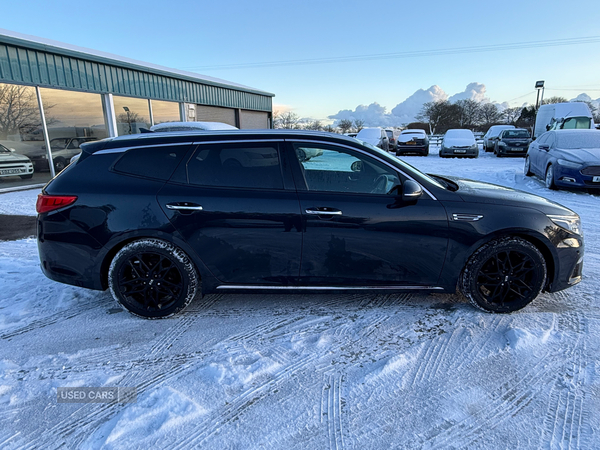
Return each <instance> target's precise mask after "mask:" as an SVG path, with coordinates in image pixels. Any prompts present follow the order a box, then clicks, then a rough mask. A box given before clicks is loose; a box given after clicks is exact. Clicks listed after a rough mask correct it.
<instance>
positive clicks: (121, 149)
mask: <svg viewBox="0 0 600 450" xmlns="http://www.w3.org/2000/svg"><path fill="white" fill-rule="evenodd" d="M192 144H193V142H173V143H171V144H154V145H136V146H135V147H119V148H109V149H107V150H100V151H98V152H94V153H92V155H91V156H95V155H108V154H110V153H124V152H126V151H128V150H133V149H136V148H153V147H174V146H177V145H192Z"/></svg>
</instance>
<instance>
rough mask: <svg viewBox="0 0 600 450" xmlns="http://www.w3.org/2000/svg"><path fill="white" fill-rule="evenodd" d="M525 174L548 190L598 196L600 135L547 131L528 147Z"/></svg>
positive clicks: (588, 131)
mask: <svg viewBox="0 0 600 450" xmlns="http://www.w3.org/2000/svg"><path fill="white" fill-rule="evenodd" d="M524 172H525V175H527V176H532V175H536V176H538V177H540V178H541V179H542V180H544V183H545V184H546V187H547V188H548V189H558V188H568V189H588V190H590V191H594V192H600V131H599V130H586V129H582V130H555V131H547V132H546V133H544V134H542V135H541V136H540V137H539V138H538V139H536V140H535V141H533V142H532V143H531V144H530V145H529V150H528V151H527V156H526V157H525V169H524Z"/></svg>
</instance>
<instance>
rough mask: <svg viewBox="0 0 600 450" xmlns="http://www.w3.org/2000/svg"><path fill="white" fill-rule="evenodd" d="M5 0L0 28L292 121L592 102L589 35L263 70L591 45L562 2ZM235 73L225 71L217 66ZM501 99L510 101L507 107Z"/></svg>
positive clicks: (583, 13)
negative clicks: (440, 101) (195, 76)
mask: <svg viewBox="0 0 600 450" xmlns="http://www.w3.org/2000/svg"><path fill="white" fill-rule="evenodd" d="M88 5H89V4H88V3H86V2H81V1H57V2H55V3H52V6H49V3H48V2H46V1H39V2H38V1H27V0H24V1H20V2H10V3H9V2H6V3H5V4H4V5H3V7H2V21H1V22H0V28H6V29H8V30H12V31H16V32H19V33H25V34H31V35H34V36H38V37H42V38H47V39H54V40H57V41H62V42H65V43H69V44H73V45H79V46H82V47H88V48H92V49H95V50H100V51H104V52H109V53H114V54H117V55H120V56H125V57H128V58H133V59H137V60H141V61H146V62H151V63H154V64H160V65H164V66H167V67H172V68H177V69H182V70H189V71H196V72H198V73H201V74H204V75H209V76H213V77H218V78H223V79H225V80H229V81H233V82H236V83H240V84H244V85H248V86H251V87H254V88H258V89H262V90H265V91H268V92H273V93H274V94H276V97H275V99H274V104H275V105H284V106H285V107H288V108H290V109H292V110H293V111H294V112H296V113H297V114H298V115H300V116H301V117H312V118H315V119H326V118H327V116H329V115H333V114H336V113H337V112H338V111H340V110H343V109H350V110H354V109H355V108H356V107H357V106H358V105H361V104H362V105H369V104H371V103H373V102H377V103H379V104H380V105H382V106H384V107H386V109H387V111H388V112H389V111H391V110H392V108H394V107H395V106H396V105H397V104H398V103H401V102H402V101H403V100H405V99H406V98H407V97H409V96H410V95H411V94H413V93H414V92H415V91H416V90H418V89H428V88H429V87H430V86H432V85H438V86H440V87H441V88H442V89H443V90H444V91H445V92H446V93H447V94H448V95H449V96H451V95H453V94H456V93H459V92H462V91H464V90H465V87H466V86H467V85H468V84H469V83H471V82H478V83H482V84H484V85H485V87H486V96H487V97H488V98H490V99H491V100H492V101H495V102H499V103H501V102H505V101H509V102H510V105H511V106H520V105H521V104H522V103H523V102H530V103H533V102H535V91H534V88H533V86H534V83H535V81H536V80H540V79H543V80H545V81H546V87H547V90H546V96H550V95H562V96H565V97H567V98H573V97H575V96H577V95H578V94H580V93H582V92H585V93H587V94H588V95H590V97H592V98H593V99H597V98H600V58H599V57H598V55H599V54H600V38H597V39H596V40H595V42H593V43H587V44H579V45H564V46H549V47H541V48H533V47H531V48H522V49H513V50H501V51H485V52H474V51H465V52H460V53H455V54H446V55H437V56H431V55H423V54H421V55H419V56H416V57H410V58H386V59H374V60H369V59H365V58H362V59H361V58H359V59H357V60H353V61H349V62H330V63H324V64H299V63H293V64H275V65H272V66H262V67H261V66H259V67H250V66H248V65H251V64H256V63H264V62H277V63H281V62H284V61H299V60H315V59H329V60H330V59H332V58H339V57H355V56H362V55H378V54H390V53H403V52H421V53H422V52H425V51H431V50H442V49H457V48H464V47H469V48H472V47H484V46H494V45H502V46H505V45H506V44H513V43H526V42H532V41H549V40H564V39H569V38H580V37H589V36H596V37H600V8H598V2H597V0H595V1H588V0H582V1H579V2H576V3H568V2H564V1H555V0H551V1H544V2H541V1H540V2H537V1H536V2H530V1H523V0H521V1H514V0H506V1H504V2H494V4H492V2H481V1H478V2H474V1H460V0H458V1H452V2H449V1H437V0H434V1H430V2H405V1H377V0H375V1H371V2H364V1H354V0H346V1H337V0H336V1H326V0H321V1H314V0H303V1H281V0H280V1H272V0H261V1H260V2H258V1H254V2H252V1H246V2H244V1H227V0H225V1H220V2H212V1H211V2H207V1H193V2H192V1H188V2H185V1H184V2H166V1H161V2H158V1H145V2H139V1H127V2H123V1H114V0H107V1H104V2H98V3H94V4H93V6H88ZM224 65H240V66H239V67H236V68H229V69H227V68H219V67H218V66H224ZM511 100H512V102H511Z"/></svg>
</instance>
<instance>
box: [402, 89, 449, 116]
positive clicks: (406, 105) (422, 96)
mask: <svg viewBox="0 0 600 450" xmlns="http://www.w3.org/2000/svg"><path fill="white" fill-rule="evenodd" d="M447 98H448V94H446V93H445V92H444V90H443V89H442V88H441V87H439V86H437V85H433V86H431V87H430V88H429V89H427V90H426V91H425V90H423V89H419V90H418V91H416V92H415V93H414V94H413V95H411V96H410V97H408V98H407V99H406V100H404V101H403V102H402V103H398V104H397V105H396V106H395V107H394V108H393V109H392V115H394V116H395V117H397V118H398V119H399V120H400V122H401V123H410V122H414V121H415V116H416V115H417V114H419V112H420V111H421V108H423V104H424V103H427V102H436V101H438V100H446V99H447Z"/></svg>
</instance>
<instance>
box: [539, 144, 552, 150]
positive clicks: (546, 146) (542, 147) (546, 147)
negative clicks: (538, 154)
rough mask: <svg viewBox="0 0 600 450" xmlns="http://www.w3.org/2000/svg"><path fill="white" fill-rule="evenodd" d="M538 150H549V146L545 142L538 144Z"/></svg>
mask: <svg viewBox="0 0 600 450" xmlns="http://www.w3.org/2000/svg"><path fill="white" fill-rule="evenodd" d="M540 150H546V151H548V150H550V146H549V145H546V144H540Z"/></svg>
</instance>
